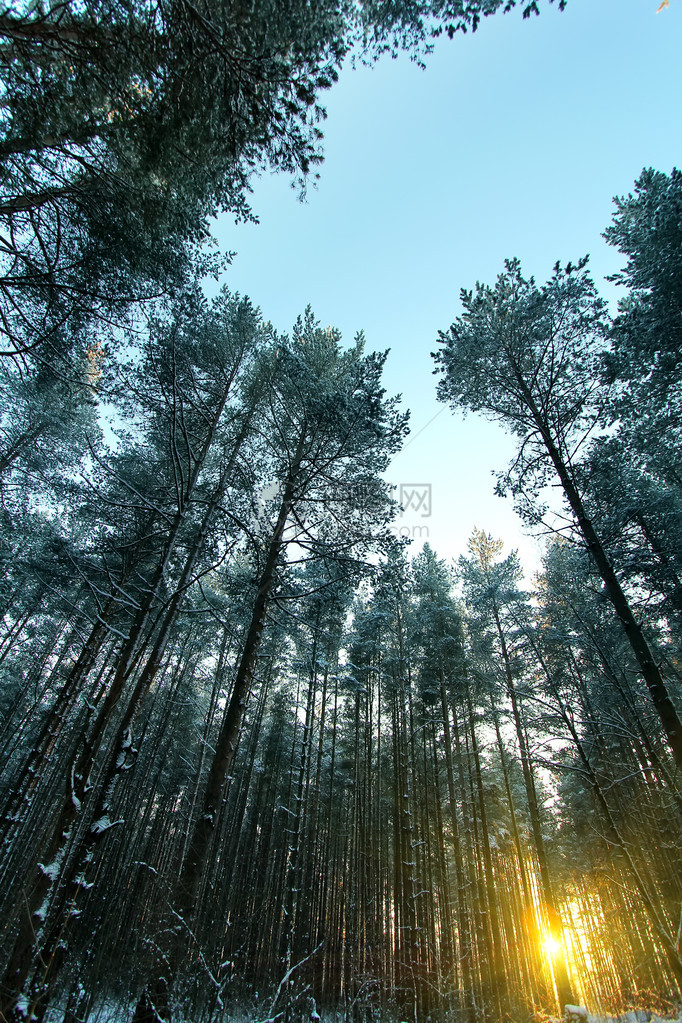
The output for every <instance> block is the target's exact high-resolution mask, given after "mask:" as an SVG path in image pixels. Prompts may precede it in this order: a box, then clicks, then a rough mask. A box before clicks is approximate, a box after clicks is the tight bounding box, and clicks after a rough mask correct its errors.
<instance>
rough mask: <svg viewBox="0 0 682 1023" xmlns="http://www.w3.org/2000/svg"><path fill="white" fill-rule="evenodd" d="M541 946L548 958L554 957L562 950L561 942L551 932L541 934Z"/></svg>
mask: <svg viewBox="0 0 682 1023" xmlns="http://www.w3.org/2000/svg"><path fill="white" fill-rule="evenodd" d="M542 947H543V948H544V950H545V955H546V956H547V958H548V959H556V958H557V956H559V955H560V954H561V952H562V948H561V942H560V941H559V939H558V938H555V937H554V935H553V934H545V935H544V936H543V938H542Z"/></svg>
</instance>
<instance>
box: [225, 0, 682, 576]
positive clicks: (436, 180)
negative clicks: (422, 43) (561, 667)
mask: <svg viewBox="0 0 682 1023" xmlns="http://www.w3.org/2000/svg"><path fill="white" fill-rule="evenodd" d="M657 6H658V3H657V0H568V4H567V7H566V10H565V11H564V12H559V11H558V9H557V7H556V4H554V5H551V6H550V5H549V4H548V3H547V0H544V3H543V2H542V0H541V10H542V13H541V16H540V17H539V18H531V19H530V20H527V21H523V20H522V18H521V14H520V11H518V10H517V11H514V12H512V13H510V14H507V15H504V16H502V15H496V16H495V17H493V18H488V19H487V20H486V21H484V22H483V23H482V25H481V27H480V29H479V31H478V32H476V33H475V34H473V35H472V34H468V35H466V36H464V35H459V36H457V37H456V38H455V39H454V40H452V41H450V40H448V39H444V40H440V41H439V43H438V45H437V47H436V49H435V52H434V53H433V54H432V55H431V56H430V57H429V58H428V59H427V62H426V63H427V66H426V69H425V70H421V69H420V68H419V67H418V66H416V65H415V64H413V63H411V62H410V61H409V60H408V59H407V58H401V59H398V60H396V61H392V60H390V59H384V60H382V61H380V62H379V63H378V65H376V66H375V67H374V68H371V69H368V68H361V69H356V70H353V69H351V68H350V67H348V68H346V69H345V70H344V71H343V72H342V75H341V78H340V80H339V82H338V84H337V85H336V86H335V87H334V88H333V89H332V90H331V91H330V92H329V93H327V96H326V99H327V103H326V106H327V111H328V119H327V121H326V123H325V125H324V131H325V143H324V150H325V162H324V164H323V165H322V167H321V176H320V181H319V184H318V185H317V187H316V188H314V189H310V191H309V194H308V198H307V201H306V202H305V203H303V204H302V203H300V202H298V201H297V198H296V192H295V191H293V190H292V188H291V187H290V184H289V182H288V181H287V180H286V178H284V177H282V176H276V177H275V176H264V177H262V178H260V179H258V180H257V181H256V182H255V183H254V194H253V203H252V205H253V208H254V211H255V212H256V213H257V215H258V216H259V218H260V223H259V224H258V225H234V224H232V223H231V222H229V221H228V220H226V219H225V220H221V221H220V222H219V225H218V229H217V231H216V235H217V237H218V240H219V242H220V245H221V247H222V248H224V249H230V250H233V251H236V253H237V255H236V256H235V258H234V261H233V264H232V266H231V267H230V269H229V271H228V272H227V273H226V275H225V282H226V283H227V284H228V286H229V287H230V288H231V289H232V290H234V291H240V292H241V293H243V294H248V295H249V296H250V297H251V298H252V300H253V301H254V302H255V303H257V304H258V305H260V306H261V308H262V310H263V313H264V315H265V316H266V318H268V319H270V320H272V322H273V323H274V324H275V326H276V327H278V328H279V329H281V330H288V329H290V327H291V324H292V323H293V321H294V319H295V318H296V316H297V315H298V314H299V313H300V312H302V311H303V309H304V308H305V306H306V305H307V304H308V303H310V304H311V305H312V308H313V310H314V312H315V314H316V315H317V317H318V318H319V319H320V320H321V321H322V323H323V325H325V326H326V325H327V324H333V325H334V326H336V327H338V328H339V329H340V330H341V331H342V332H343V334H344V337H345V339H346V340H347V341H348V342H350V341H351V340H352V338H353V336H354V334H355V332H356V331H357V330H360V329H362V330H364V331H365V334H366V336H367V345H368V348H370V349H385V348H390V349H391V354H390V356H389V360H388V364H387V370H386V374H385V382H386V386H387V389H388V390H389V392H390V393H396V392H400V393H402V395H403V399H404V403H405V405H406V407H408V408H410V409H411V412H412V418H411V426H412V435H411V437H410V438H408V442H407V445H406V447H405V449H404V451H403V452H402V453H401V454H400V455H399V456H398V457H397V458H396V459H395V462H394V464H393V466H392V469H391V472H390V473H389V477H390V479H391V480H392V482H394V483H396V485H398V486H399V485H400V484H403V485H406V486H409V485H410V484H415V485H417V484H421V485H424V486H425V485H430V487H431V514H430V515H429V516H426V517H425V516H424V515H423V512H424V509H425V504H426V501H425V497H424V494H423V492H420V494H417V493H416V492H415V495H414V496H413V508H412V509H411V510H408V511H407V512H406V513H405V515H404V516H403V517H402V519H401V520H400V521H399V523H398V528H400V529H401V530H402V531H403V532H406V533H409V534H411V535H414V536H415V538H416V543H419V542H421V541H423V540H424V539H427V538H428V540H429V542H430V543H431V545H432V546H433V547H434V548H435V549H436V551H437V552H438V553H439V554H440V555H441V556H444V557H456V556H457V555H458V554H460V553H463V552H465V550H466V541H467V538H468V536H469V534H470V533H471V530H472V528H473V527H474V526H479V527H481V528H484V529H487V530H488V531H489V532H492V533H493V534H494V535H496V536H501V537H503V538H504V540H505V541H506V543H507V545H508V546H510V547H511V546H513V547H519V548H520V551H521V555H522V558H523V559H524V560H525V561H526V562H527V563H528V564H529V565H533V564H536V563H537V557H538V547H537V544H536V543H535V542H534V541H533V540H531V539H529V538H527V537H526V536H525V535H524V533H523V529H522V526H521V525H520V523H519V522H518V520H517V518H516V516H515V515H514V512H513V509H512V508H511V505H510V503H509V502H507V501H503V500H502V499H500V498H497V497H495V496H494V494H493V487H494V476H493V473H494V471H495V470H501V469H503V468H504V466H505V465H506V461H507V458H508V456H509V455H510V453H511V451H512V445H511V442H510V441H509V440H508V438H506V437H505V435H504V434H503V433H502V431H501V430H500V429H499V428H498V427H496V426H494V425H491V424H487V423H484V422H482V421H481V420H479V419H478V418H476V417H468V418H467V419H466V420H464V421H462V420H461V419H459V418H456V417H453V416H452V414H451V413H450V411H449V410H448V409H446V408H444V407H443V406H441V405H439V404H438V403H437V402H436V400H435V377H433V376H432V372H431V371H432V364H431V359H430V356H429V353H430V352H431V351H432V350H433V348H434V347H435V339H436V336H437V333H438V330H439V329H445V328H447V327H448V326H449V324H450V323H451V321H452V320H453V319H454V317H456V316H457V315H458V312H459V311H460V304H459V290H460V288H461V287H467V288H469V287H472V286H473V285H474V284H475V282H476V281H477V280H481V281H484V282H486V283H492V282H493V281H494V279H495V277H496V275H497V273H498V272H499V271H500V270H501V268H502V264H503V261H504V259H505V258H506V257H509V256H518V257H519V258H520V259H521V261H522V264H523V268H524V271H525V272H526V273H527V274H531V273H532V274H534V275H535V276H536V277H537V278H538V279H541V280H544V279H545V278H546V277H548V276H549V275H550V273H551V268H552V266H553V264H554V263H555V262H556V260H557V259H561V260H562V262H567V261H568V260H569V259H571V260H574V261H575V260H576V259H577V258H579V257H580V256H582V255H584V254H585V253H586V252H589V253H590V262H591V267H592V272H593V274H594V276H595V279H596V280H597V282H598V283H599V284H600V286H601V285H603V292H604V294H605V295H607V296H608V297H610V298H613V295H614V293H615V289H614V288H613V287H611V286H609V285H606V284H603V277H604V275H605V274H608V273H611V272H613V271H614V270H616V269H618V268H619V266H620V262H621V260H620V256H619V254H618V253H617V252H615V251H614V250H612V249H610V248H608V246H606V245H605V244H604V242H603V241H602V239H601V238H600V232H601V231H602V230H603V229H604V228H605V227H606V226H607V224H608V223H609V221H610V218H611V212H612V204H611V200H612V197H613V196H614V195H616V194H624V193H627V192H629V191H631V190H632V187H633V183H634V180H635V178H636V177H637V176H638V174H639V172H640V171H641V169H642V167H644V166H653V167H655V168H657V169H659V170H664V171H666V172H670V170H671V169H672V167H673V166H679V165H680V163H681V161H682V155H681V153H680V141H681V132H680V128H681V127H682V112H681V110H682V108H681V105H680V94H681V89H680V84H681V83H680V79H681V77H682V76H681V74H680V71H681V69H682V59H681V57H680V44H681V43H682V0H672V2H671V4H670V7H669V8H668V9H667V10H664V11H662V12H661V13H660V14H657V13H656V7H657ZM434 417H435V418H434ZM420 495H421V496H420ZM417 505H419V507H418V508H417Z"/></svg>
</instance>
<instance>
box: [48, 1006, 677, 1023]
mask: <svg viewBox="0 0 682 1023" xmlns="http://www.w3.org/2000/svg"><path fill="white" fill-rule="evenodd" d="M132 1014H133V1008H132V1007H130V1006H128V1007H124V1006H122V1005H120V1004H116V1003H112V1002H107V1003H105V1004H103V1005H100V1006H99V1007H97V1008H96V1009H93V1010H92V1012H91V1013H89V1015H88V1017H87V1019H86V1020H84V1021H83V1023H130V1020H131V1019H132ZM63 1019H64V1009H63V1008H57V1007H56V1006H55V1008H54V1009H52V1010H48V1012H47V1014H46V1015H45V1023H63ZM317 1020H319V1021H320V1023H342V1020H343V1017H342V1016H341V1014H332V1013H329V1014H324V1013H323V1014H322V1015H321V1016H318V1017H317ZM174 1023H194V1021H193V1020H191V1019H185V1018H183V1017H181V1016H179V1015H178V1016H176V1017H175V1019H174ZM215 1023H256V1018H255V1017H252V1016H250V1015H249V1014H248V1013H240V1012H229V1011H227V1012H225V1013H224V1015H223V1017H222V1019H221V1017H220V1016H219V1015H218V1016H216V1017H215ZM391 1023H393V1021H391ZM544 1023H563V1021H562V1020H561V1019H560V1018H559V1017H554V1016H548V1017H546V1018H545V1020H544ZM587 1023H682V1009H680V1011H678V1012H676V1013H675V1012H673V1013H670V1014H668V1013H666V1014H665V1015H659V1013H658V1012H656V1011H654V1010H648V1009H636V1010H630V1011H628V1012H624V1013H621V1014H620V1015H616V1016H600V1015H593V1014H592V1013H589V1012H588V1014H587Z"/></svg>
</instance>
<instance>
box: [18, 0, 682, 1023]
mask: <svg viewBox="0 0 682 1023" xmlns="http://www.w3.org/2000/svg"><path fill="white" fill-rule="evenodd" d="M550 2H551V0H550ZM515 6H516V5H515V4H514V2H513V0H511V2H508V3H503V0H430V2H429V0H412V2H402V0H396V2H395V3H390V4H388V3H384V2H380V0H363V2H350V0H348V2H345V0H317V2H315V3H309V2H307V0H291V2H289V3H287V4H286V5H284V4H281V3H278V2H277V0H252V2H242V0H214V2H212V3H204V2H202V0H196V2H195V0H168V2H166V0H161V2H153V3H152V2H150V3H146V2H141V0H78V2H76V0H57V2H49V3H40V2H39V3H34V2H27V3H25V4H22V3H16V4H15V5H13V7H12V8H8V9H6V10H4V11H3V13H0V39H1V42H0V64H1V65H2V72H3V77H2V104H1V105H0V150H1V151H2V161H3V162H2V168H1V169H0V187H1V189H2V196H1V197H0V223H1V227H0V274H1V276H0V333H1V334H2V337H3V342H2V346H1V348H2V350H1V351H0V499H1V504H0V559H1V565H2V572H1V573H0V603H1V605H2V607H1V611H2V617H1V620H0V679H1V682H0V708H1V710H2V714H1V721H0V772H1V773H0V806H1V807H2V818H1V820H0V827H1V829H2V846H1V849H2V852H1V856H0V877H1V881H0V906H1V915H0V934H1V939H0V942H1V943H0V975H1V977H2V980H1V982H0V1019H2V1020H3V1021H4V1023H10V1021H11V1023H20V1021H30V1020H36V1021H43V1020H45V1021H46V1023H56V1021H60V1023H61V1021H62V1020H63V1021H64V1023H85V1021H87V1020H88V1019H91V1020H94V1019H96V1018H102V1017H101V1016H100V1017H98V1014H100V1013H104V1014H108V1015H106V1018H107V1019H110V1020H114V1019H115V1020H117V1021H118V1020H132V1021H133V1023H156V1021H170V1020H171V1019H173V1020H176V1021H178V1023H179V1021H181V1020H183V1021H185V1023H190V1021H191V1023H199V1021H206V1023H208V1021H223V1020H226V1019H228V1018H230V1017H233V1016H243V1017H245V1018H248V1019H251V1020H253V1021H254V1023H255V1021H259V1023H274V1021H278V1020H281V1021H283V1023H289V1021H292V1020H310V1021H312V1023H317V1021H319V1020H320V1018H321V1017H322V1018H330V1017H332V1016H333V1018H335V1019H338V1018H339V1017H341V1018H343V1019H344V1020H349V1021H356V1023H370V1021H372V1020H382V1019H388V1020H395V1021H398V1020H400V1021H413V1023H426V1021H427V1020H431V1021H433V1023H436V1021H441V1023H447V1021H451V1023H455V1021H460V1020H461V1021H462V1023H486V1021H490V1023H493V1021H502V1020H505V1019H509V1020H514V1021H519V1023H521V1021H526V1020H528V1021H535V1023H539V1021H543V1020H546V1019H547V1018H548V1017H551V1016H554V1017H557V1016H560V1015H561V1014H562V1013H563V1012H564V1008H565V1007H566V1006H569V1013H570V1012H571V1011H573V1010H575V1011H574V1018H577V1019H581V1018H582V1017H581V1015H580V1013H581V1011H582V1010H581V1009H580V1007H581V1006H586V1007H587V1009H589V1011H590V1012H591V1013H602V1014H617V1013H622V1012H625V1011H626V1010H628V1009H640V1010H646V1011H647V1012H648V1013H651V1012H652V1011H656V1012H659V1013H662V1014H666V1013H673V1012H675V1011H676V1010H677V1009H679V1005H680V1001H681V1000H682V873H681V870H680V868H681V866H682V864H681V862H680V856H681V851H682V781H681V780H680V779H681V778H682V720H681V715H682V687H681V682H682V677H681V674H680V671H681V669H680V642H681V641H682V580H681V575H682V465H681V464H680V450H681V445H680V441H681V439H682V437H681V431H682V407H681V398H682V357H681V355H680V352H681V351H682V173H680V172H679V171H677V170H673V171H672V173H670V174H667V173H664V172H662V171H657V170H652V169H649V170H644V171H643V172H642V174H641V176H640V177H639V178H638V180H637V181H636V182H635V183H634V186H633V191H632V193H631V194H629V195H626V196H623V197H620V198H617V199H616V200H615V213H614V215H613V219H612V221H611V224H610V225H609V226H608V227H607V229H606V232H605V236H604V237H605V238H606V240H607V241H608V242H609V244H610V245H612V246H613V247H614V249H615V250H616V251H617V252H618V253H619V255H620V257H621V262H622V270H621V272H620V273H619V274H618V275H617V277H616V278H615V280H616V283H617V284H618V285H620V288H621V301H620V303H619V305H618V308H617V310H615V309H611V310H610V309H609V307H608V306H607V304H606V302H605V301H604V299H603V298H602V297H600V295H599V293H598V291H597V288H596V286H595V284H594V283H593V281H592V279H591V277H590V275H589V270H588V266H587V262H586V260H585V261H581V262H579V263H577V264H571V263H569V264H567V265H562V264H560V263H557V264H556V266H555V268H554V272H553V275H552V277H551V278H550V279H549V280H548V281H547V282H546V283H544V284H538V283H537V282H536V281H535V280H534V279H533V278H527V277H524V274H523V270H522V267H521V265H520V264H519V262H518V261H516V260H509V261H507V262H506V263H505V264H504V266H503V268H502V271H501V273H500V274H499V276H498V278H497V280H496V281H494V282H493V283H492V284H490V285H483V284H479V285H477V287H476V288H475V289H474V290H472V291H463V292H462V295H461V312H460V313H459V315H457V316H456V318H455V319H454V320H453V322H452V323H451V324H450V325H447V324H444V325H443V327H444V329H443V331H442V332H441V333H440V335H439V337H438V338H437V339H434V340H433V345H434V347H435V348H436V351H435V352H434V367H435V373H436V378H437V387H438V397H439V399H440V400H441V401H442V402H443V403H445V404H446V405H448V406H449V407H450V408H452V410H453V411H456V412H457V411H470V412H476V413H482V414H484V415H485V416H488V417H489V418H491V419H493V420H495V421H497V422H499V423H501V424H502V425H503V426H504V427H505V428H506V429H507V430H508V432H509V433H510V434H511V435H512V436H513V437H514V438H515V440H516V442H517V451H516V456H515V458H514V459H513V462H512V464H511V465H510V466H509V468H508V470H507V471H506V472H505V473H504V475H502V476H501V477H500V479H499V480H498V490H499V492H501V493H509V494H511V495H513V498H514V500H515V502H516V506H517V508H518V509H519V512H520V513H521V515H522V516H523V517H524V519H525V520H526V522H527V523H528V526H529V528H536V529H537V528H541V529H543V530H544V531H545V533H546V535H547V536H548V541H547V544H546V548H545V556H544V561H543V564H542V568H541V570H540V571H539V572H538V573H537V575H536V576H535V577H534V578H533V579H532V580H529V579H528V576H527V573H524V568H523V566H522V565H521V564H520V562H519V558H518V556H517V554H516V553H515V552H514V551H511V552H510V551H508V550H506V549H505V544H504V542H503V539H502V538H497V537H495V536H493V535H490V534H489V533H488V532H487V531H486V529H485V528H484V527H485V524H484V523H482V524H481V527H482V528H479V529H476V530H475V531H474V532H473V534H472V535H471V536H470V537H469V538H468V553H467V556H463V557H461V558H460V559H459V560H458V562H457V563H448V562H447V561H446V560H445V559H442V558H440V557H439V556H438V553H437V552H436V551H434V550H432V549H431V548H430V547H429V545H428V544H426V545H425V546H424V547H423V548H422V549H421V550H415V549H414V548H411V547H410V545H409V543H406V542H405V541H404V539H401V538H400V537H399V536H397V535H396V532H397V531H396V530H395V528H394V527H393V524H394V522H395V519H396V514H397V512H398V505H397V502H396V499H395V494H394V493H393V491H392V488H391V487H390V486H389V485H388V484H387V483H386V480H385V475H386V471H387V469H388V466H389V465H390V461H391V458H392V457H393V456H394V455H395V454H396V453H397V452H398V451H399V450H400V448H401V445H402V444H403V442H404V440H405V437H406V436H407V434H408V414H407V413H406V412H405V411H404V410H403V409H402V406H401V404H400V402H399V400H398V398H397V397H395V396H392V395H389V394H387V393H386V391H385V389H384V387H383V385H382V373H383V371H384V367H385V364H386V359H387V353H385V352H378V353H377V352H372V351H369V352H368V351H367V350H366V345H365V340H364V338H363V336H362V335H358V336H357V337H356V338H355V339H354V341H353V342H352V343H348V342H347V341H346V342H344V341H343V340H342V338H341V336H340V333H339V332H338V331H337V330H336V329H335V328H333V327H331V326H329V327H323V326H322V325H321V322H320V321H318V320H317V319H316V316H315V314H314V313H313V311H311V310H310V309H306V310H302V311H301V315H300V317H299V319H298V320H297V321H296V323H295V324H294V325H293V326H292V329H291V331H290V332H289V333H288V334H284V333H282V332H280V331H278V330H276V329H275V328H274V327H273V326H272V324H271V323H270V322H269V321H268V320H267V315H268V313H267V309H265V310H263V311H261V310H260V309H259V308H257V307H256V306H255V304H254V303H253V302H252V301H251V300H250V299H249V298H247V297H244V296H241V295H239V294H235V293H232V292H231V291H230V290H229V289H228V288H227V287H224V288H222V290H220V291H219V293H218V294H216V295H215V297H213V298H209V297H207V293H206V288H205V284H206V281H207V279H209V278H210V277H211V275H215V274H217V273H219V272H220V270H221V268H223V267H224V266H225V265H226V263H227V262H229V257H226V256H223V255H220V254H219V253H217V251H216V248H215V246H212V245H211V235H210V231H211V217H212V216H213V215H214V214H215V213H216V212H218V211H222V212H227V213H229V214H231V215H233V216H235V217H237V218H249V217H251V216H252V213H251V210H250V208H249V202H248V199H249V182H250V180H251V178H252V175H253V174H254V173H255V172H257V171H259V170H261V169H263V168H269V169H271V170H275V171H280V172H283V173H287V174H289V175H291V176H292V177H293V178H294V180H295V181H297V182H298V183H299V184H300V185H301V186H305V183H306V181H307V180H309V179H310V177H311V175H313V174H314V171H315V167H316V166H317V165H318V164H319V163H320V160H321V148H320V146H321V140H322V134H321V130H320V127H319V125H320V123H321V122H322V120H323V118H324V108H323V106H322V105H321V99H320V97H321V96H322V95H323V94H324V91H325V90H326V89H328V88H330V87H331V86H332V85H333V83H334V82H335V81H336V79H337V78H338V74H339V71H340V69H341V67H342V65H343V64H344V62H347V61H349V60H353V59H355V60H365V61H373V60H375V59H377V58H378V57H379V56H381V55H382V54H383V53H390V54H395V53H397V52H398V51H407V52H408V53H409V54H410V55H411V56H412V57H413V58H414V59H415V60H418V61H422V60H425V61H427V60H428V52H429V48H430V45H431V42H432V41H433V40H434V39H435V38H437V37H438V36H440V35H444V34H445V35H449V36H450V37H451V38H452V37H453V36H456V35H457V33H460V32H462V31H467V30H475V29H476V28H477V26H478V24H479V22H480V21H481V19H482V18H484V17H486V16H489V15H497V16H498V17H501V16H502V15H503V14H517V15H520V14H523V15H524V16H528V15H533V14H538V13H540V10H539V8H540V5H539V4H538V3H535V2H532V3H530V4H528V5H526V6H525V7H524V6H523V5H519V9H518V10H517V11H516V12H514V11H512V10H511V9H512V8H513V7H515ZM557 6H558V7H562V8H563V6H564V4H563V2H560V3H557ZM453 45H454V43H453ZM427 73H428V72H427ZM320 312H321V313H322V312H323V311H320ZM454 312H456V310H453V313H454Z"/></svg>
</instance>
